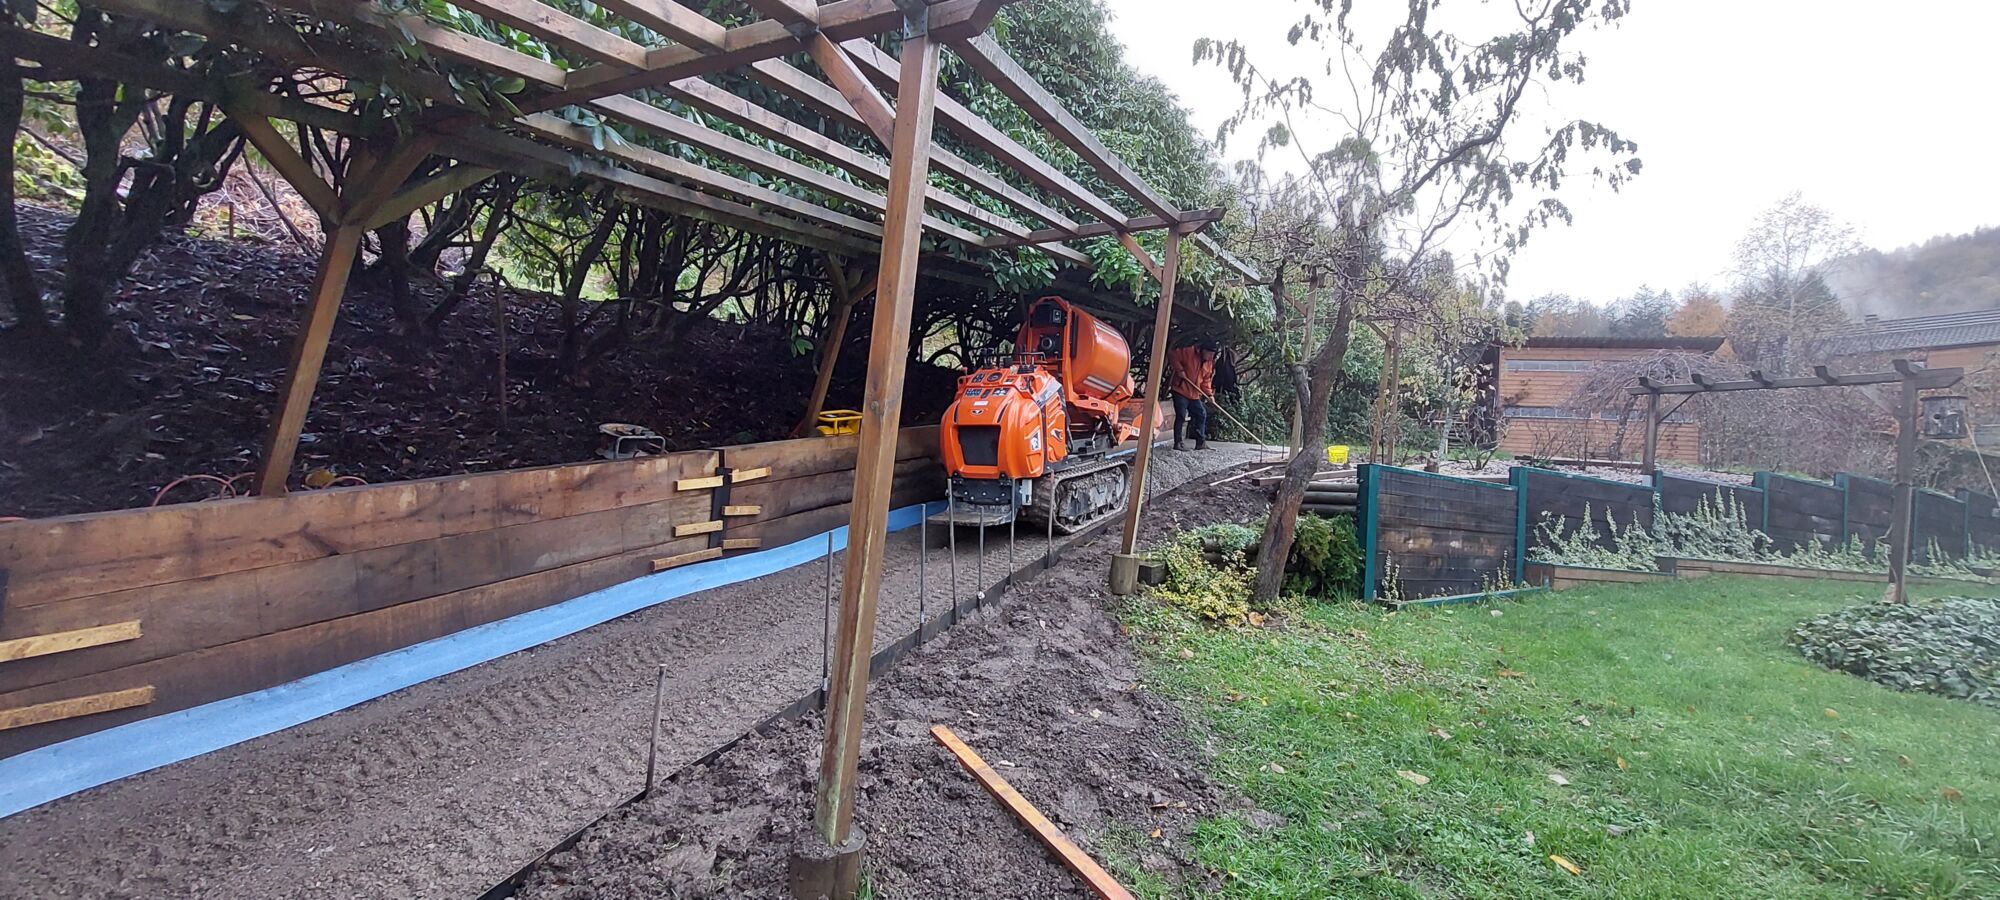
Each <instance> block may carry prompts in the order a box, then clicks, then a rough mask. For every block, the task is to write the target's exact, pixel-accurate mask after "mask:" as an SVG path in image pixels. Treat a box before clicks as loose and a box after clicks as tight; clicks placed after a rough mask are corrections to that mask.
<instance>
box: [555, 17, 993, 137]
mask: <svg viewBox="0 0 2000 900" xmlns="http://www.w3.org/2000/svg"><path fill="white" fill-rule="evenodd" d="M1003 2H1012V0H1003ZM999 5H1000V4H999V3H996V2H994V0H944V2H942V3H934V4H931V5H930V6H929V7H927V9H926V16H927V17H928V18H929V19H930V27H931V35H932V36H933V38H935V39H937V40H950V39H954V38H961V37H970V36H972V35H975V34H978V33H979V32H982V31H985V30H986V26H987V24H988V23H989V22H991V21H992V20H993V14H994V13H995V12H997V11H998V10H999ZM817 15H818V25H819V30H820V31H821V32H823V33H824V34H825V35H826V36H827V37H829V38H832V39H833V40H835V41H844V40H847V39H849V38H861V37H870V36H873V35H877V34H881V33H882V32H884V31H888V30H890V29H892V28H896V27H898V26H900V25H902V24H903V11H902V8H901V6H900V5H899V3H898V0H838V2H835V3H829V4H826V5H825V6H821V7H819V9H818V13H817ZM804 49H805V47H804V44H803V42H802V41H801V40H800V36H799V35H798V34H796V33H794V31H793V26H790V25H787V24H786V23H784V22H781V21H779V20H777V19H764V20H761V21H757V22H752V23H750V24H748V25H740V26H738V27H735V28H731V29H729V30H728V31H727V32H726V33H725V34H724V36H723V41H722V49H720V50H717V51H714V52H706V51H702V50H697V49H695V48H693V47H685V46H679V47H661V48H658V49H655V50H653V51H651V52H650V53H648V54H647V60H646V67H645V69H644V70H643V71H639V72H627V71H624V70H622V69H621V68H620V67H618V66H608V65H602V64H600V65H595V66H587V67H585V68H582V69H578V70H576V71H575V72H572V73H570V76H569V79H568V83H567V85H566V86H565V89H564V90H563V91H561V92H559V93H557V94H554V95H551V96H549V97H546V98H542V99H540V100H538V101H536V102H535V106H534V108H533V109H530V108H529V107H528V106H522V107H521V108H522V109H523V110H526V111H529V112H536V111H539V110H543V109H554V108H556V107H558V106H565V105H568V104H571V103H582V102H584V101H586V100H594V99H597V98H598V97H605V96H609V95H611V94H623V93H627V92H629V91H634V90H639V89H641V88H650V87H658V86H659V85H662V84H666V83H668V82H672V81H679V80H681V79H683V78H690V77H694V76H697V75H711V74H714V73H716V72H722V71H726V70H729V69H735V68H739V67H742V66H745V65H748V64H750V63H753V62H756V61H758V60H760V59H771V58H773V57H778V56H784V55H786V54H789V53H797V52H799V51H801V50H804Z"/></svg>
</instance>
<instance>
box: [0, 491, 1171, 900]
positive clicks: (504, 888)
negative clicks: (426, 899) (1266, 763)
mask: <svg viewBox="0 0 2000 900" xmlns="http://www.w3.org/2000/svg"><path fill="white" fill-rule="evenodd" d="M1196 480H1199V479H1196ZM1189 483H1190V484H1192V483H1193V482H1192V481H1190V482H1189ZM1176 490H1178V488H1176ZM1166 493H1173V491H1171V490H1170V491H1167V492H1166ZM1121 521H1122V519H1121V517H1118V516H1111V517H1108V518H1105V519H1104V520H1102V521H1100V522H1097V523H1096V524H1094V525H1090V526H1087V527H1085V528H1084V529H1083V530H1082V531H1078V532H1076V533H1075V534H1073V535H1070V538H1069V540H1068V541H1066V542H1064V543H1062V544H1061V545H1059V546H1057V547H1056V548H1055V549H1054V552H1053V553H1052V554H1049V553H1044V554H1042V555H1038V556H1036V557H1035V559H1034V560H1032V561H1030V562H1029V563H1028V564H1027V565H1024V566H1021V567H1019V568H1017V569H1015V570H1014V571H1012V572H1009V573H1007V574H1006V575H1005V576H1004V577H1002V578H1001V579H1000V583H999V584H997V585H995V586H994V587H993V588H989V589H987V590H983V591H978V592H975V593H974V594H973V595H972V596H971V597H970V598H968V599H965V600H961V601H959V602H958V603H956V604H953V605H952V606H951V607H949V614H948V615H942V616H938V617H937V618H935V619H932V620H930V621H929V622H927V623H919V624H918V626H917V630H916V631H913V632H911V633H909V634H906V635H904V636H903V637H902V638H901V639H899V640H897V641H896V642H895V643H892V644H890V645H889V646H887V647H883V648H882V649H880V650H877V651H875V655H874V656H871V657H869V660H868V677H869V678H871V679H873V678H877V677H879V676H881V675H882V674H884V673H886V672H888V671H889V669H890V668H892V667H894V666H895V665H896V662H897V661H898V660H900V659H902V658H903V656H904V654H907V653H909V652H910V651H912V650H915V649H916V648H918V647H921V646H923V644H924V642H925V641H928V640H931V639H932V638H935V637H937V636H938V635H940V634H943V633H945V632H946V631H949V630H951V629H952V628H953V627H954V626H956V625H957V624H958V623H959V620H961V619H963V618H964V617H965V616H967V615H970V614H971V613H974V612H977V611H979V610H980V609H982V608H984V607H985V606H986V603H987V600H988V598H989V596H992V599H994V600H998V599H1000V598H1001V597H1005V596H1006V595H1007V594H1008V593H1009V592H1010V591H1012V590H1013V588H1014V586H1015V585H1016V584H1018V583H1020V582H1021V580H1022V578H1023V576H1027V575H1039V574H1041V573H1042V572H1045V571H1048V570H1049V569H1052V568H1054V567H1055V566H1056V564H1058V563H1060V562H1062V561H1063V556H1064V551H1065V550H1067V549H1068V548H1070V547H1074V546H1078V545H1080V544H1082V543H1084V542H1085V541H1088V540H1090V539H1092V538H1095V537H1097V535H1098V534H1099V533H1100V532H1102V531H1103V530H1104V529H1106V528H1108V527H1110V525H1111V524H1112V523H1113V522H1121ZM0 574H4V571H0ZM1030 580H1032V579H1030ZM996 589H997V591H998V595H997V596H993V595H994V594H995V591H996ZM825 705H826V696H825V692H824V691H823V690H821V689H820V688H817V687H815V688H813V689H812V690H810V691H807V692H806V694H805V695H804V696H802V697H800V698H799V699H797V700H794V701H792V702H791V704H790V705H788V706H786V707H785V708H784V709H781V710H779V711H777V712H776V713H773V714H771V715H770V716H769V717H767V718H765V719H764V720H763V721H761V722H759V723H757V724H756V725H754V726H751V728H750V730H749V731H745V732H744V733H742V734H739V735H737V736H736V737H733V738H730V739H729V740H728V741H726V742H724V743H723V744H722V746H720V747H717V748H715V749H713V750H710V751H708V752H707V753H704V754H702V756H701V758H700V759H697V760H695V761H694V762H692V763H689V764H687V765H686V766H683V767H681V768H680V769H678V770H676V771H675V772H673V773H672V774H669V775H666V776H665V777H664V778H662V780H663V781H672V780H674V779H676V778H679V777H681V776H682V775H683V774H685V773H687V772H688V771H690V770H692V769H695V768H698V767H701V766H706V765H710V764H712V763H714V762H715V761H716V760H718V759H721V758H722V755H723V754H724V753H728V752H729V751H730V750H733V749H735V748H736V747H737V745H739V744H741V743H743V741H744V740H745V739H746V738H748V737H750V736H751V735H753V734H756V733H758V732H760V731H763V730H764V729H766V728H769V727H771V726H773V725H777V724H779V723H782V722H796V721H798V720H799V719H803V718H805V716H806V714H807V713H810V712H814V711H817V710H819V709H821V708H823V707H824V706H825ZM644 799H646V792H645V791H643V790H642V791H640V792H639V793H636V794H633V795H632V796H630V797H627V798H625V799H624V800H622V801H619V803H618V805H616V806H613V807H611V808H610V809H607V810H605V811H604V812H603V813H602V814H601V815H599V816H597V817H596V818H594V819H592V820H590V821H589V822H587V823H585V824H584V825H582V826H581V827H579V828H577V829H576V830H575V831H572V832H570V833H569V836H567V837H565V838H563V839H562V840H561V841H560V842H558V843H557V844H556V845H555V846H554V847H550V848H549V849H547V850H544V851H542V853H541V854H539V855H537V856H536V857H535V858H534V859H531V860H529V861H528V862H527V863H526V864H524V865H522V866H521V867H520V868H519V869H516V870H515V871H514V874H512V875H509V876H507V878H506V879H505V880H503V881H501V882H500V883H499V884H496V885H494V886H493V887H491V888H488V889H487V890H486V893H483V894H480V895H479V900H511V898H512V897H514V896H515V894H516V893H518V892H519V891H520V889H521V886H522V885H523V884H525V883H526V882H527V880H528V876H529V875H530V874H532V873H533V872H534V871H535V870H536V869H538V868H540V867H541V866H542V865H543V864H544V863H546V862H548V859H549V857H551V856H554V855H556V854H558V853H562V852H565V851H568V850H569V849H571V848H573V847H575V846H576V844H577V842H578V841H580V840H582V839H583V836H584V834H585V833H586V832H588V831H590V830H591V829H592V828H595V827H597V826H598V824H599V823H601V822H603V821H604V820H605V819H608V818H610V817H611V816H612V814H613V813H616V812H618V811H619V810H622V809H624V808H626V807H628V806H631V805H632V804H634V803H638V802H639V801H641V800H644Z"/></svg>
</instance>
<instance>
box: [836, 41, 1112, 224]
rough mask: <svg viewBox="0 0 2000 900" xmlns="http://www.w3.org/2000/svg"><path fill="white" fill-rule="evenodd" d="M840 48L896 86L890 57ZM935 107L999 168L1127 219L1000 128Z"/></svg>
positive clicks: (1098, 213) (874, 50)
mask: <svg viewBox="0 0 2000 900" xmlns="http://www.w3.org/2000/svg"><path fill="white" fill-rule="evenodd" d="M841 46H842V47H845V48H846V49H847V51H848V53H849V54H850V55H852V56H853V57H854V59H855V60H856V61H858V62H860V63H861V66H862V70H863V71H865V72H867V73H869V76H870V77H872V78H874V79H875V80H876V81H877V82H878V83H879V84H881V85H882V86H884V87H888V88H895V87H896V67H895V58H894V57H891V56H890V55H889V54H887V53H885V52H883V51H882V49H881V48H879V47H877V46H875V45H874V44H871V43H869V42H867V41H865V40H859V39H856V40H850V41H846V42H843V43H842V44H841ZM937 107H938V117H939V118H940V119H942V120H943V121H944V123H945V125H946V127H948V128H950V129H951V130H952V132H953V133H955V134H957V135H958V136H959V137H960V138H961V139H963V140H964V141H965V142H966V143H969V144H971V145H972V146H974V147H977V148H979V149H980V150H981V151H984V152H985V153H987V154H988V155H990V156H992V157H993V158H994V159H996V160H999V161H1000V163H1001V164H1002V165H1005V166H1007V167H1009V168H1012V169H1013V170H1015V171H1017V172H1020V173H1021V174H1022V175H1024V176H1026V177H1027V179H1028V180H1029V181H1032V182H1034V183H1035V184H1037V185H1039V186H1041V188H1042V189H1043V190H1046V191H1049V192H1050V193H1053V194H1055V195H1056V196H1059V197H1062V198H1063V199H1065V200H1068V201H1069V202H1071V203H1074V204H1076V206H1077V208H1078V209H1081V210H1083V211H1085V212H1087V213H1089V214H1090V215H1092V216H1095V217H1097V218H1098V219H1101V220H1103V221H1106V222H1123V221H1125V220H1126V219H1128V218H1131V217H1130V216H1127V215H1126V214H1124V213H1123V212H1120V211H1119V210H1118V208H1117V207H1115V206H1112V205H1111V204H1110V202H1108V201H1106V200H1105V199H1104V198H1102V197H1099V196H1097V195H1096V194H1094V193H1092V192H1091V191H1090V189H1089V188H1086V187H1084V186H1083V185H1081V184H1078V183H1077V182H1076V180H1075V179H1073V178H1070V177H1069V176H1068V175H1065V174H1063V173H1062V172H1061V171H1059V170H1058V169H1056V167H1055V166H1053V165H1051V164H1050V163H1049V162H1048V161H1047V160H1045V159H1042V158H1041V157H1039V156H1036V155H1035V154H1034V153H1033V152H1032V151H1030V150H1029V149H1028V148H1026V147H1023V146H1021V144H1020V143H1019V142H1018V141H1015V140H1014V139H1013V138H1010V137H1008V136H1007V135H1005V134H1003V133H1002V132H1001V131H1000V129H998V128H995V127H993V124H992V123H991V122H988V121H986V120H985V119H982V118H980V117H979V116H978V114H976V113H974V112H973V111H972V110H969V109H966V108H965V107H964V106H963V105H962V104H960V103H959V102H958V101H956V100H953V99H951V98H949V97H939V98H938V101H937Z"/></svg>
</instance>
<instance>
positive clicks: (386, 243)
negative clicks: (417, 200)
mask: <svg viewBox="0 0 2000 900" xmlns="http://www.w3.org/2000/svg"><path fill="white" fill-rule="evenodd" d="M375 239H376V240H378V241H380V242H381V247H382V258H381V259H380V260H377V261H376V267H377V268H379V269H381V271H382V276H383V277H384V278H386V279H388V281H389V310H390V311H391V312H393V313H395V314H396V325H397V327H398V328H400V329H401V330H402V332H403V334H405V335H411V334H415V333H416V332H417V329H418V328H419V327H420V326H419V323H418V321H417V307H416V304H415V301H414V300H413V299H412V298H411V296H410V268H411V267H410V220H409V219H399V220H397V221H394V222H390V223H389V224H387V225H384V226H382V227H380V228H377V229H375Z"/></svg>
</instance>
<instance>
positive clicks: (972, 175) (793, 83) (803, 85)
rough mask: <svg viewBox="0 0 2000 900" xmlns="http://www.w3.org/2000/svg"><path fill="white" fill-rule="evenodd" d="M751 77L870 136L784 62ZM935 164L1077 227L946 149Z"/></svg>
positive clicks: (850, 110)
mask: <svg viewBox="0 0 2000 900" xmlns="http://www.w3.org/2000/svg"><path fill="white" fill-rule="evenodd" d="M871 46H872V45H871ZM748 74H749V75H750V77H751V78H754V79H756V80H757V82H758V83H760V84H763V85H764V86H765V87H768V88H771V89H773V90H775V91H778V92H779V93H782V94H784V95H785V96H787V97H790V98H791V99H793V100H797V101H798V102H800V103H802V104H804V105H805V106H806V107H807V108H809V109H811V110H812V111H814V112H815V113H818V114H819V115H821V116H823V117H826V118H827V119H829V120H831V121H833V122H836V123H839V124H841V125H844V126H846V127H848V128H852V129H854V130H856V131H859V132H862V133H864V134H866V133H868V126H867V124H866V123H865V122H863V121H862V120H861V116H860V114H859V113H856V112H855V111H854V107H853V106H852V105H851V104H849V103H848V102H847V98H845V97H843V96H841V94H840V92H839V91H838V90H835V89H834V88H832V87H829V86H827V84H826V83H825V82H822V81H820V80H819V79H816V78H813V77H812V76H810V75H807V74H806V73H804V72H802V71H800V70H799V69H798V68H796V67H794V66H791V65H789V64H786V63H785V62H783V61H782V60H769V61H766V62H762V63H758V64H755V65H752V66H751V67H750V68H749V73H748ZM931 164H932V165H933V166H935V167H936V168H937V169H938V170H940V171H942V172H945V173H946V174H948V175H951V176H953V177H955V178H957V179H959V180H960V181H963V182H965V183H967V184H970V185H972V186H973V187H976V188H978V189H979V190H982V191H985V192H986V193H988V194H990V195H992V196H994V197H996V198H999V199H1000V200H1003V201H1006V202H1007V203H1008V204H1009V205H1011V206H1013V207H1014V208H1015V209H1017V210H1020V211H1021V212H1024V213H1027V214H1029V215H1032V216H1035V217H1036V218H1039V219H1041V220H1042V221H1044V222H1047V223H1049V224H1050V225H1053V226H1055V227H1057V228H1074V227H1076V222H1074V221H1072V220H1071V219H1070V218H1069V217H1068V216H1065V215H1063V214H1062V213H1061V212H1058V211H1056V210H1055V209H1054V208H1053V207H1051V206H1049V205H1048V204H1046V203H1043V202H1041V201H1040V200H1036V199H1035V198H1033V197H1030V196H1028V195H1027V194H1026V193H1024V192H1022V191H1021V190H1019V189H1017V188H1015V187H1014V186H1013V185H1010V184H1008V183H1007V182H1005V181H1003V180H1001V179H1000V178H999V176H996V175H994V174H993V173H991V172H988V171H986V170H985V169H982V168H980V167H978V166H976V165H973V164H972V163H971V162H969V161H967V160H966V159H965V158H964V157H961V156H959V155H958V154H955V153H952V152H950V151H948V150H946V149H945V148H943V147H932V148H931Z"/></svg>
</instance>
